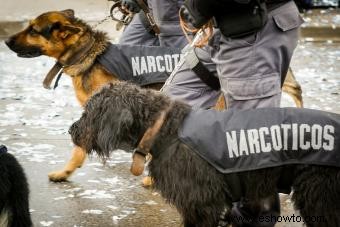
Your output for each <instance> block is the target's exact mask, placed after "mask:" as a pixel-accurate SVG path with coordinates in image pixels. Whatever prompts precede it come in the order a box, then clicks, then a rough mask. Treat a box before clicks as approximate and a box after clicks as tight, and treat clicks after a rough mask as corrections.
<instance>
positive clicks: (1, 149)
mask: <svg viewBox="0 0 340 227" xmlns="http://www.w3.org/2000/svg"><path fill="white" fill-rule="evenodd" d="M4 153H7V147H6V146H5V145H0V154H4Z"/></svg>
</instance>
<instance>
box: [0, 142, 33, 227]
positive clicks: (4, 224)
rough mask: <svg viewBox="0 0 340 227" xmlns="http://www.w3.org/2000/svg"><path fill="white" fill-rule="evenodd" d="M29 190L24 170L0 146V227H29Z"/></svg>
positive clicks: (3, 147)
mask: <svg viewBox="0 0 340 227" xmlns="http://www.w3.org/2000/svg"><path fill="white" fill-rule="evenodd" d="M28 199H29V188H28V183H27V179H26V176H25V173H24V170H23V169H22V167H21V166H20V164H19V162H18V161H17V160H16V159H15V158H14V156H13V155H11V154H9V153H7V148H6V147H5V146H3V145H0V226H1V227H30V226H32V221H31V215H30V212H29V201H28Z"/></svg>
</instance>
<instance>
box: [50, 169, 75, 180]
mask: <svg viewBox="0 0 340 227" xmlns="http://www.w3.org/2000/svg"><path fill="white" fill-rule="evenodd" d="M70 175H71V174H70V173H68V172H66V171H63V170H61V171H54V172H50V173H49V174H48V178H49V179H50V181H53V182H60V181H67V178H68V177H69V176H70Z"/></svg>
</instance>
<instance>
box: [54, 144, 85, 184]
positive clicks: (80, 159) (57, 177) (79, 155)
mask: <svg viewBox="0 0 340 227" xmlns="http://www.w3.org/2000/svg"><path fill="white" fill-rule="evenodd" d="M85 159H86V152H85V151H84V150H83V149H82V148H80V147H78V146H76V147H75V148H74V149H73V151H72V158H71V159H70V160H69V161H68V162H67V164H66V165H65V167H64V168H63V169H62V170H60V171H55V172H51V173H49V174H48V177H49V179H50V180H51V181H55V182H58V181H65V180H67V178H68V177H69V176H70V175H71V174H72V173H73V172H74V171H75V170H76V169H77V168H80V167H81V166H82V165H83V163H84V161H85Z"/></svg>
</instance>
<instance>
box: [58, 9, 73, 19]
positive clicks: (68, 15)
mask: <svg viewBox="0 0 340 227" xmlns="http://www.w3.org/2000/svg"><path fill="white" fill-rule="evenodd" d="M60 12H62V13H63V14H65V15H66V16H67V17H69V18H74V10H73V9H65V10H62V11H60Z"/></svg>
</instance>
